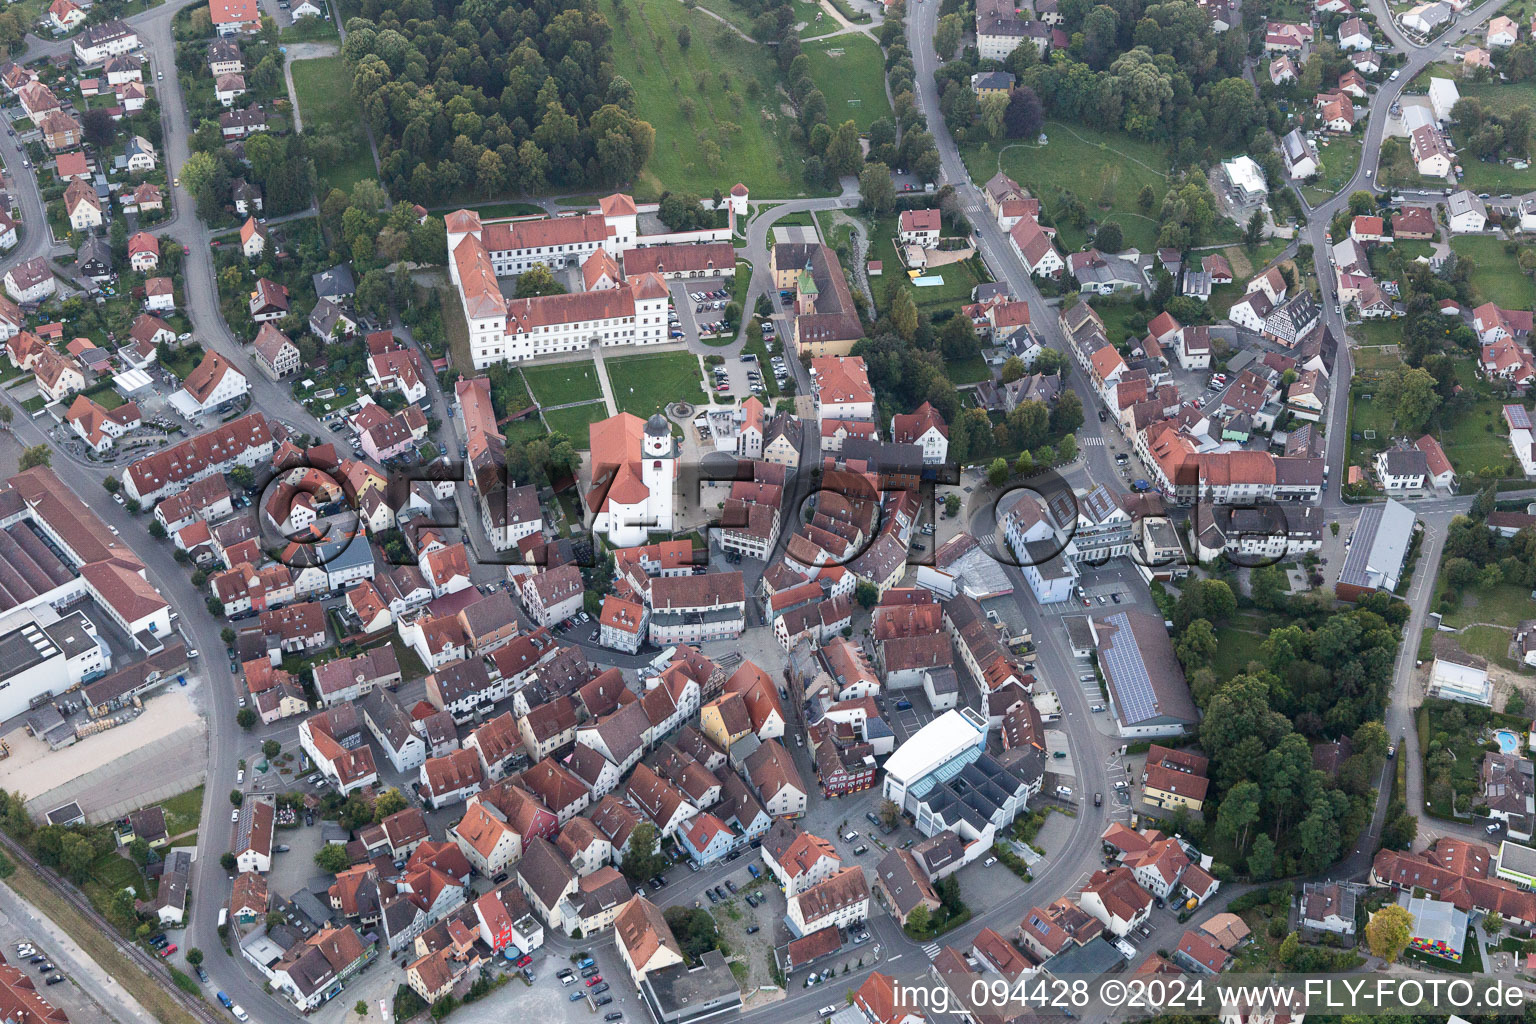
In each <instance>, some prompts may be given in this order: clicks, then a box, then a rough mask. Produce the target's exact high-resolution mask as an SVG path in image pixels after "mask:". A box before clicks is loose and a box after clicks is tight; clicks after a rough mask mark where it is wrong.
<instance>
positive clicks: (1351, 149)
mask: <svg viewBox="0 0 1536 1024" xmlns="http://www.w3.org/2000/svg"><path fill="white" fill-rule="evenodd" d="M1360 149H1361V141H1360V136H1358V135H1335V136H1331V137H1328V138H1324V139H1321V140H1319V142H1318V146H1317V157H1318V161H1319V162H1320V163H1321V164H1322V171H1321V172H1320V173H1319V174H1318V176H1317V184H1316V185H1304V186H1302V189H1301V193H1302V195H1304V196H1306V197H1307V201H1308V202H1311V203H1320V202H1322V201H1324V200H1326V199H1331V198H1332V197H1333V195H1334V193H1336V192H1338V191H1339V189H1341V188H1343V187H1344V183H1345V182H1347V181H1349V179H1350V178H1353V177H1354V176H1355V171H1356V170H1357V169H1359V167H1360Z"/></svg>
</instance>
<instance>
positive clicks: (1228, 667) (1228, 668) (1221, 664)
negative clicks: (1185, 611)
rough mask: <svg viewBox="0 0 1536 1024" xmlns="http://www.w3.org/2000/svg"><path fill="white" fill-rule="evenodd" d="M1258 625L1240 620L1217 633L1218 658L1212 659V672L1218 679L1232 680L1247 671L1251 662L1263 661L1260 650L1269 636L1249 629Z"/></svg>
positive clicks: (1250, 621) (1223, 627)
mask: <svg viewBox="0 0 1536 1024" xmlns="http://www.w3.org/2000/svg"><path fill="white" fill-rule="evenodd" d="M1256 625H1257V624H1256V623H1255V622H1254V621H1252V620H1245V619H1239V620H1236V621H1234V622H1232V623H1229V624H1228V625H1225V626H1222V627H1221V628H1220V629H1218V630H1217V631H1216V641H1217V643H1216V656H1215V657H1213V658H1212V659H1211V670H1212V671H1213V672H1215V673H1216V678H1217V679H1230V678H1232V677H1233V676H1235V675H1238V674H1239V673H1241V672H1245V671H1247V669H1248V663H1249V662H1250V661H1253V660H1255V659H1257V660H1260V661H1262V660H1263V656H1262V655H1261V654H1260V653H1259V648H1260V647H1261V646H1262V645H1263V643H1264V641H1265V640H1266V639H1268V634H1265V633H1259V632H1256V631H1254V630H1252V629H1250V628H1249V627H1255V626H1256Z"/></svg>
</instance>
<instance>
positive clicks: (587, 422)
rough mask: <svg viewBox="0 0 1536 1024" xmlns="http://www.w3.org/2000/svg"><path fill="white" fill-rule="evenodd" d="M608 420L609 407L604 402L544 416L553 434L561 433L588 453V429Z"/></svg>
mask: <svg viewBox="0 0 1536 1024" xmlns="http://www.w3.org/2000/svg"><path fill="white" fill-rule="evenodd" d="M607 418H608V406H607V405H605V404H604V403H602V402H588V403H587V404H586V405H573V406H570V407H569V408H566V409H556V410H555V411H554V412H547V413H545V414H544V420H545V422H547V423H548V424H549V429H550V432H551V433H554V432H559V433H562V434H564V435H565V436H566V437H569V438H570V439H571V444H573V445H575V446H576V447H577V448H580V449H581V450H582V451H586V449H587V445H588V444H589V435H588V432H587V427H589V426H591V425H592V424H594V423H596V422H598V421H599V420H605V419H607Z"/></svg>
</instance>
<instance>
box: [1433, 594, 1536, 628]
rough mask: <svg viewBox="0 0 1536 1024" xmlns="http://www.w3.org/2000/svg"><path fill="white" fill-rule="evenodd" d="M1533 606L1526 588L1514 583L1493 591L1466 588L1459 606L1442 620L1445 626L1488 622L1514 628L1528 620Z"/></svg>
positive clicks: (1458, 626) (1535, 605)
mask: <svg viewBox="0 0 1536 1024" xmlns="http://www.w3.org/2000/svg"><path fill="white" fill-rule="evenodd" d="M1533 609H1536V603H1533V602H1532V601H1531V591H1530V588H1529V587H1517V586H1515V585H1514V584H1513V583H1500V584H1499V585H1498V586H1496V587H1494V588H1493V589H1492V590H1482V589H1479V588H1476V587H1469V588H1467V591H1466V593H1464V594H1463V595H1462V597H1461V605H1460V607H1458V608H1457V609H1456V610H1455V611H1453V612H1451V613H1450V614H1448V615H1446V616H1445V617H1444V622H1445V624H1446V625H1447V626H1455V627H1457V628H1458V629H1459V628H1461V627H1462V626H1470V625H1472V624H1473V623H1474V622H1481V623H1490V624H1492V625H1496V626H1505V627H1508V628H1509V629H1514V628H1515V627H1516V626H1518V625H1520V623H1521V622H1522V621H1523V620H1525V619H1528V618H1530V617H1531V612H1532V610H1533Z"/></svg>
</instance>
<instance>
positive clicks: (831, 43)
mask: <svg viewBox="0 0 1536 1024" xmlns="http://www.w3.org/2000/svg"><path fill="white" fill-rule="evenodd" d="M823 20H825V19H823ZM801 52H803V53H804V54H805V55H806V57H808V58H810V61H811V80H812V81H814V82H815V83H816V87H817V88H818V89H820V90H821V92H822V95H824V96H825V97H826V98H827V120H828V121H829V122H831V123H832V125H833V126H834V127H836V126H837V125H840V124H842V123H843V122H844V121H848V120H852V121H853V123H854V124H856V125H858V126H859V131H861V132H862V131H865V130H867V129H868V128H869V126H870V124H871V123H873V122H874V121H878V120H879V119H880V118H882V117H889V116H890V114H891V104H890V101H889V100H887V99H886V98H885V56H884V55H883V54H882V53H881V52H880V44H879V43H877V42H875V41H874V40H873V39H871V38H869V36H866V35H862V34H858V35H848V34H844V35H840V36H833V37H832V38H831V39H826V40H823V41H820V42H814V43H806V44H805V45H804V46H802V47H801Z"/></svg>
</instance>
